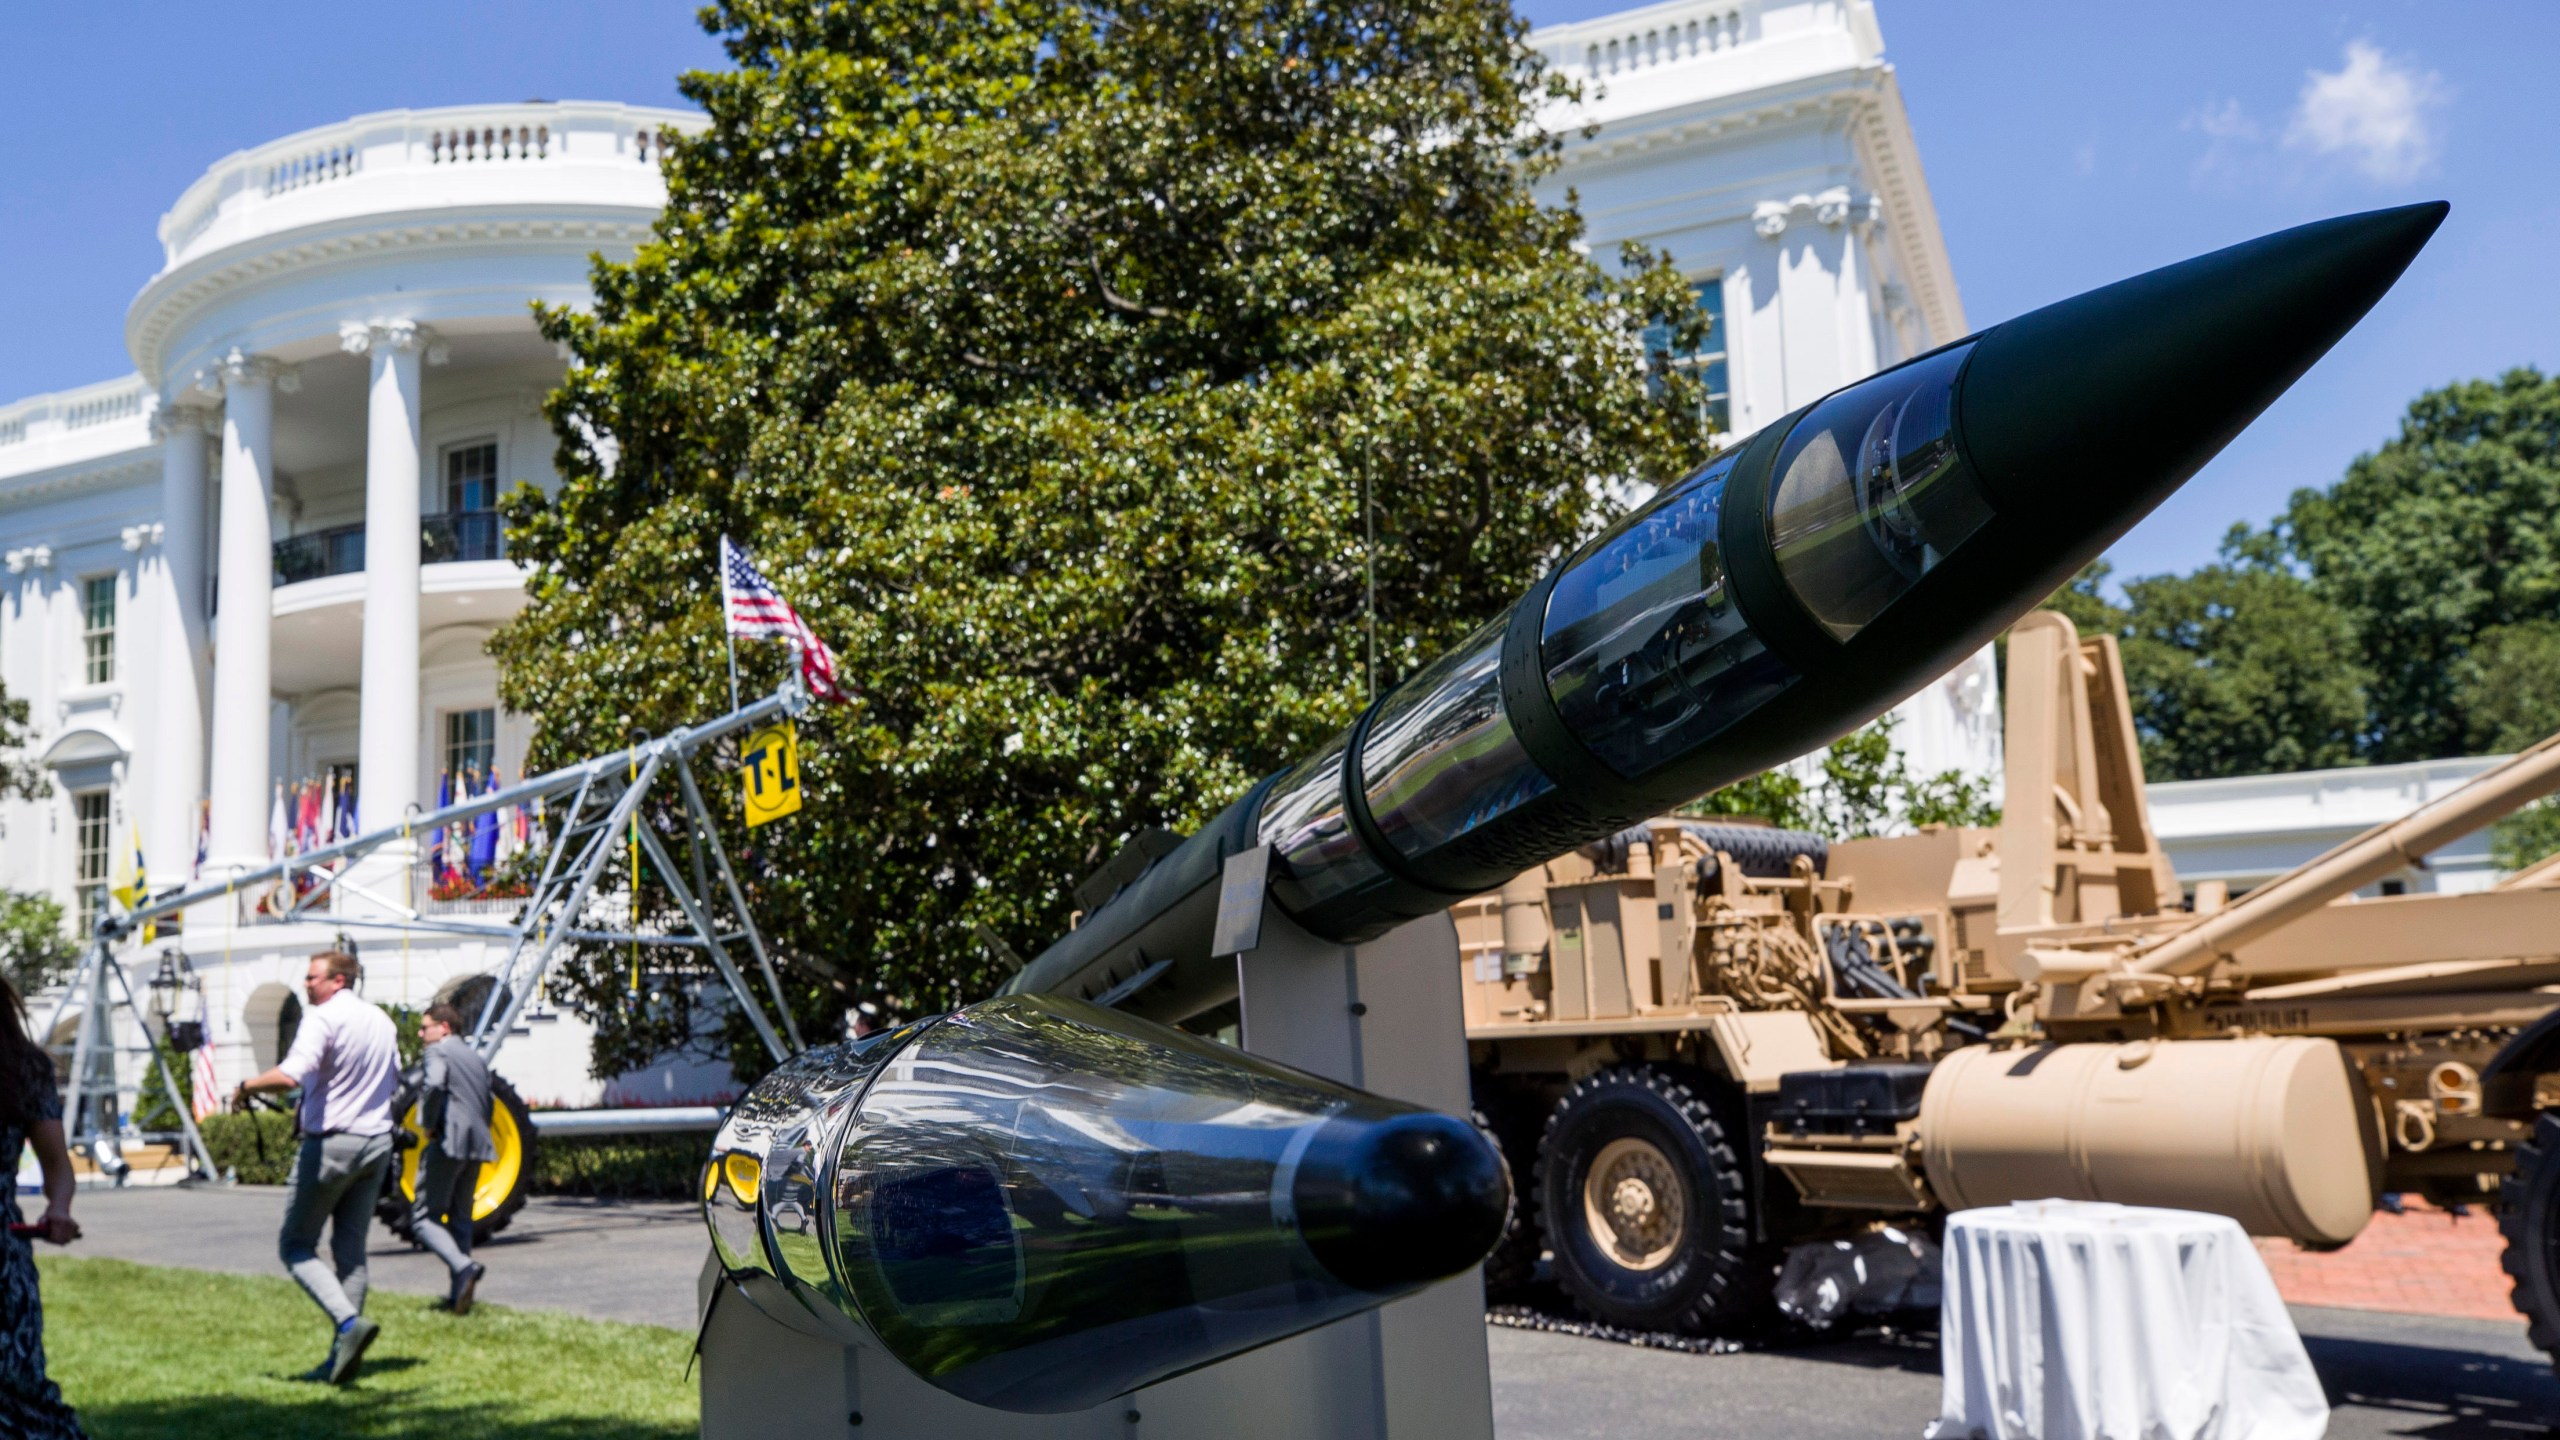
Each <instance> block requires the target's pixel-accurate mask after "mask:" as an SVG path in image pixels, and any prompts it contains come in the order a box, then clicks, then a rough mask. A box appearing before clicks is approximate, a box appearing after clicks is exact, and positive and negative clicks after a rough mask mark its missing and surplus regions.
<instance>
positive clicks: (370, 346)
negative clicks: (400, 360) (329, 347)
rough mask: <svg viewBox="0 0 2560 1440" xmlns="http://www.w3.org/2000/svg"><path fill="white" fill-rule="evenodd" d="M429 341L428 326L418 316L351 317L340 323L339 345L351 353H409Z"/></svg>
mask: <svg viewBox="0 0 2560 1440" xmlns="http://www.w3.org/2000/svg"><path fill="white" fill-rule="evenodd" d="M427 341H428V334H427V329H426V327H425V326H423V325H420V324H419V323H418V322H417V321H415V320H367V321H355V320H350V321H348V322H346V323H345V324H343V325H340V326H339V327H338V348H339V349H341V350H344V351H345V352H347V353H348V354H350V355H367V354H371V353H372V352H373V351H376V350H382V351H388V352H391V353H393V354H406V353H407V352H409V351H412V350H415V349H417V348H418V347H419V346H421V345H424V344H426V343H427ZM436 348H441V347H436Z"/></svg>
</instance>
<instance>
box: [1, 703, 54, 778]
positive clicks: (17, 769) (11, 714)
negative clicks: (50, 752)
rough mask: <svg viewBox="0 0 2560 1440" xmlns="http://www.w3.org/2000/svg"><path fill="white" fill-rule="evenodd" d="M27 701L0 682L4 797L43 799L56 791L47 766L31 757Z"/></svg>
mask: <svg viewBox="0 0 2560 1440" xmlns="http://www.w3.org/2000/svg"><path fill="white" fill-rule="evenodd" d="M28 713H29V712H28V709H27V702H26V701H24V700H18V699H13V698H11V696H10V694H9V691H8V689H7V687H5V686H0V800H7V799H12V798H15V799H20V800H39V799H42V798H43V797H45V796H47V795H50V794H52V793H53V781H52V780H51V778H49V777H48V776H47V775H46V774H45V773H44V767H43V766H41V765H38V764H37V763H36V762H35V761H33V760H31V759H29V758H27V755H26V746H27V716H28Z"/></svg>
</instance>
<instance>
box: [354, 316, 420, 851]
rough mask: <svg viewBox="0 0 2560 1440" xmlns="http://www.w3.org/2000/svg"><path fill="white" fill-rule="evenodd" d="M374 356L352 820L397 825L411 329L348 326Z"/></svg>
mask: <svg viewBox="0 0 2560 1440" xmlns="http://www.w3.org/2000/svg"><path fill="white" fill-rule="evenodd" d="M338 341H339V344H340V345H341V346H343V347H344V348H345V349H347V350H349V351H351V352H353V353H356V354H367V353H369V354H371V356H372V357H373V380H372V384H371V385H370V386H369V387H368V388H367V392H366V394H367V399H366V402H365V442H364V666H363V675H362V681H361V683H362V685H363V691H362V698H361V700H360V701H359V704H358V711H357V726H358V732H357V740H356V767H357V768H356V806H357V820H358V824H359V825H360V826H361V828H363V829H366V830H375V829H381V828H383V827H386V826H391V825H397V824H399V823H400V819H401V816H402V815H403V814H404V813H405V812H406V811H407V810H408V808H409V807H410V806H411V805H412V804H415V803H416V802H417V800H418V798H419V797H418V521H419V514H420V511H419V507H418V347H419V341H420V336H419V332H418V327H417V326H416V325H415V324H413V323H411V322H410V321H407V320H389V321H376V322H375V323H373V324H371V325H348V326H346V327H345V328H343V329H341V330H340V331H339V332H338Z"/></svg>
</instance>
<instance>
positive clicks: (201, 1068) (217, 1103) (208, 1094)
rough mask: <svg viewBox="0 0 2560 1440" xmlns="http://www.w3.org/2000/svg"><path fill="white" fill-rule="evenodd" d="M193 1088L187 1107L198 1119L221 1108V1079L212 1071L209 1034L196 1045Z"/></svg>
mask: <svg viewBox="0 0 2560 1440" xmlns="http://www.w3.org/2000/svg"><path fill="white" fill-rule="evenodd" d="M194 1088H195V1094H194V1096H193V1097H192V1103H191V1104H190V1105H189V1107H188V1108H189V1109H191V1110H193V1111H194V1112H195V1117H196V1119H197V1120H198V1121H202V1120H203V1119H204V1117H206V1116H207V1115H210V1114H212V1113H213V1112H214V1111H216V1110H219V1109H221V1108H222V1085H221V1081H220V1079H219V1077H217V1076H216V1075H215V1074H214V1073H213V1038H212V1037H211V1036H207V1037H205V1042H204V1043H203V1044H201V1045H198V1046H197V1047H196V1062H195V1087H194Z"/></svg>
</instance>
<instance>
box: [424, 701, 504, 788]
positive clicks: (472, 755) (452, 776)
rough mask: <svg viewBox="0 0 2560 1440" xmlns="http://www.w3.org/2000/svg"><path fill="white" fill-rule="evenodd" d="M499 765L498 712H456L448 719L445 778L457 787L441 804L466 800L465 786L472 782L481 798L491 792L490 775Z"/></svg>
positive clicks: (446, 726)
mask: <svg viewBox="0 0 2560 1440" xmlns="http://www.w3.org/2000/svg"><path fill="white" fill-rule="evenodd" d="M497 763H498V712H497V711H496V710H494V709H492V710H452V711H447V712H446V714H445V717H444V774H445V780H446V781H447V783H448V784H449V785H450V786H451V787H453V788H452V789H451V790H449V791H448V792H447V796H446V798H445V799H443V800H440V801H439V802H438V803H440V804H451V803H453V802H455V801H458V800H460V799H462V798H463V793H464V792H463V791H462V789H461V786H462V785H463V784H464V782H466V781H467V782H469V783H470V784H471V785H472V786H473V787H474V788H473V789H472V790H471V792H470V793H472V794H478V793H479V792H480V791H482V790H485V789H487V788H488V785H489V771H490V770H491V769H492V768H494V767H495V766H496V765H497Z"/></svg>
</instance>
